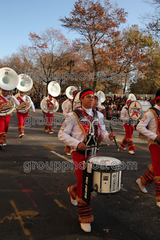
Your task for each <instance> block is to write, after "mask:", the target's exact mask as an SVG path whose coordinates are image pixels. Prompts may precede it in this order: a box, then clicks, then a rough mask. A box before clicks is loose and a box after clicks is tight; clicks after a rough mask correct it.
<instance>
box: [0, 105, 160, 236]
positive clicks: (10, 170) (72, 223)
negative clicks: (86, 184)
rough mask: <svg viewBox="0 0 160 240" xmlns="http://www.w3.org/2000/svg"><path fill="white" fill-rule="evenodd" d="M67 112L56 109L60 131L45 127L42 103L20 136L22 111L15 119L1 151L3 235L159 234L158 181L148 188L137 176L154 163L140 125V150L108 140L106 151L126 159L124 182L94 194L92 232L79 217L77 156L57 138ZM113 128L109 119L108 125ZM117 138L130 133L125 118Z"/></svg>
mask: <svg viewBox="0 0 160 240" xmlns="http://www.w3.org/2000/svg"><path fill="white" fill-rule="evenodd" d="M61 123H62V113H60V112H57V113H55V123H54V124H53V127H54V128H53V130H54V134H53V135H49V134H48V133H45V132H44V131H43V128H44V120H43V115H42V112H41V110H40V109H37V110H36V113H35V114H33V113H32V112H30V113H29V117H28V121H27V126H26V128H25V136H24V137H23V138H21V139H20V138H19V137H18V128H17V117H16V113H13V115H12V117H11V121H10V128H9V134H8V139H7V144H8V146H7V147H5V148H3V149H2V150H1V151H0V183H1V184H0V205H1V208H0V240H17V239H18V240H19V239H20V240H52V239H74V240H81V239H103V238H104V239H110V240H111V239H112V240H113V239H114V240H116V239H121V240H122V239H123V240H124V239H127V240H151V239H152V240H158V239H159V235H160V228H159V226H160V209H159V208H158V207H157V206H156V199H155V190H154V184H153V185H152V186H150V188H148V194H143V193H142V192H141V191H140V190H139V188H138V186H137V185H136V183H135V180H136V179H137V178H138V177H140V175H141V174H143V173H144V172H145V170H146V169H147V166H148V165H149V164H150V163H151V160H150V153H149V151H148V148H147V142H143V141H142V140H140V139H139V138H138V132H137V131H134V134H133V140H134V143H135V145H136V150H135V155H130V154H129V153H128V151H123V150H120V151H117V149H116V146H115V143H114V142H111V143H110V144H109V146H106V145H105V146H102V147H101V148H100V151H99V155H100V156H108V157H113V158H117V159H119V160H121V161H123V162H124V163H125V164H126V165H125V166H126V167H125V169H124V170H123V187H122V189H121V191H120V192H119V193H115V194H111V195H110V196H109V195H102V194H98V195H97V197H95V198H93V200H92V205H93V212H94V222H93V223H92V232H91V233H85V232H83V231H82V230H81V228H80V226H79V222H78V209H77V207H74V206H73V205H72V204H71V203H70V197H69V194H68V193H67V191H66V189H67V187H68V186H70V185H72V184H74V183H75V182H76V177H75V174H74V169H73V164H72V157H71V156H67V155H66V154H65V152H64V147H65V146H64V144H63V143H62V142H60V141H59V140H58V138H57V134H58V131H59V129H60V126H61ZM106 127H107V130H108V131H110V128H109V122H108V125H107V126H106ZM112 128H113V131H115V132H116V133H117V142H118V143H119V142H120V141H121V140H122V139H123V137H124V130H123V127H122V126H121V125H120V124H117V125H112Z"/></svg>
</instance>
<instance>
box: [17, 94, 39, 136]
mask: <svg viewBox="0 0 160 240" xmlns="http://www.w3.org/2000/svg"><path fill="white" fill-rule="evenodd" d="M16 98H17V100H18V101H19V102H20V105H19V106H18V107H17V109H16V110H17V119H18V131H19V137H20V138H22V137H23V136H24V135H25V134H24V126H25V124H26V120H27V117H28V112H29V109H28V110H25V108H24V107H22V108H21V106H23V104H29V105H30V107H31V109H32V112H33V113H35V106H34V103H33V102H32V100H31V98H30V97H29V96H27V95H25V92H22V91H19V94H18V95H17V97H16ZM25 106H26V105H25ZM21 109H23V112H21Z"/></svg>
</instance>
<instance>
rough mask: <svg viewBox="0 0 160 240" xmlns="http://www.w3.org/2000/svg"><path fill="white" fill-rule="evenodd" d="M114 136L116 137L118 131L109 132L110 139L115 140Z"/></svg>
mask: <svg viewBox="0 0 160 240" xmlns="http://www.w3.org/2000/svg"><path fill="white" fill-rule="evenodd" d="M114 137H115V138H116V133H115V132H111V133H109V139H110V140H113V139H114Z"/></svg>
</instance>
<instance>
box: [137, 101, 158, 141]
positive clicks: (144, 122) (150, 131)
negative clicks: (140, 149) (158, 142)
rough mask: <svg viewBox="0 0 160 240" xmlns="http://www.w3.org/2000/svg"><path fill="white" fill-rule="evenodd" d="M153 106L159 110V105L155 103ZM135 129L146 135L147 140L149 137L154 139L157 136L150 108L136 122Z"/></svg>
mask: <svg viewBox="0 0 160 240" xmlns="http://www.w3.org/2000/svg"><path fill="white" fill-rule="evenodd" d="M154 108H157V109H158V110H159V111H160V106H158V105H157V104H156V105H155V106H154ZM137 130H138V131H139V132H140V133H142V134H143V135H144V136H146V137H147V138H148V140H149V139H151V140H153V141H154V140H155V138H156V137H157V134H156V122H155V117H154V115H153V113H152V112H151V111H150V110H148V112H146V113H145V114H144V116H143V118H142V119H141V121H140V122H139V123H138V125H137Z"/></svg>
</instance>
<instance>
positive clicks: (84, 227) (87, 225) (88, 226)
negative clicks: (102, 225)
mask: <svg viewBox="0 0 160 240" xmlns="http://www.w3.org/2000/svg"><path fill="white" fill-rule="evenodd" d="M80 225H81V228H82V230H83V231H84V232H91V224H90V223H80Z"/></svg>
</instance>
